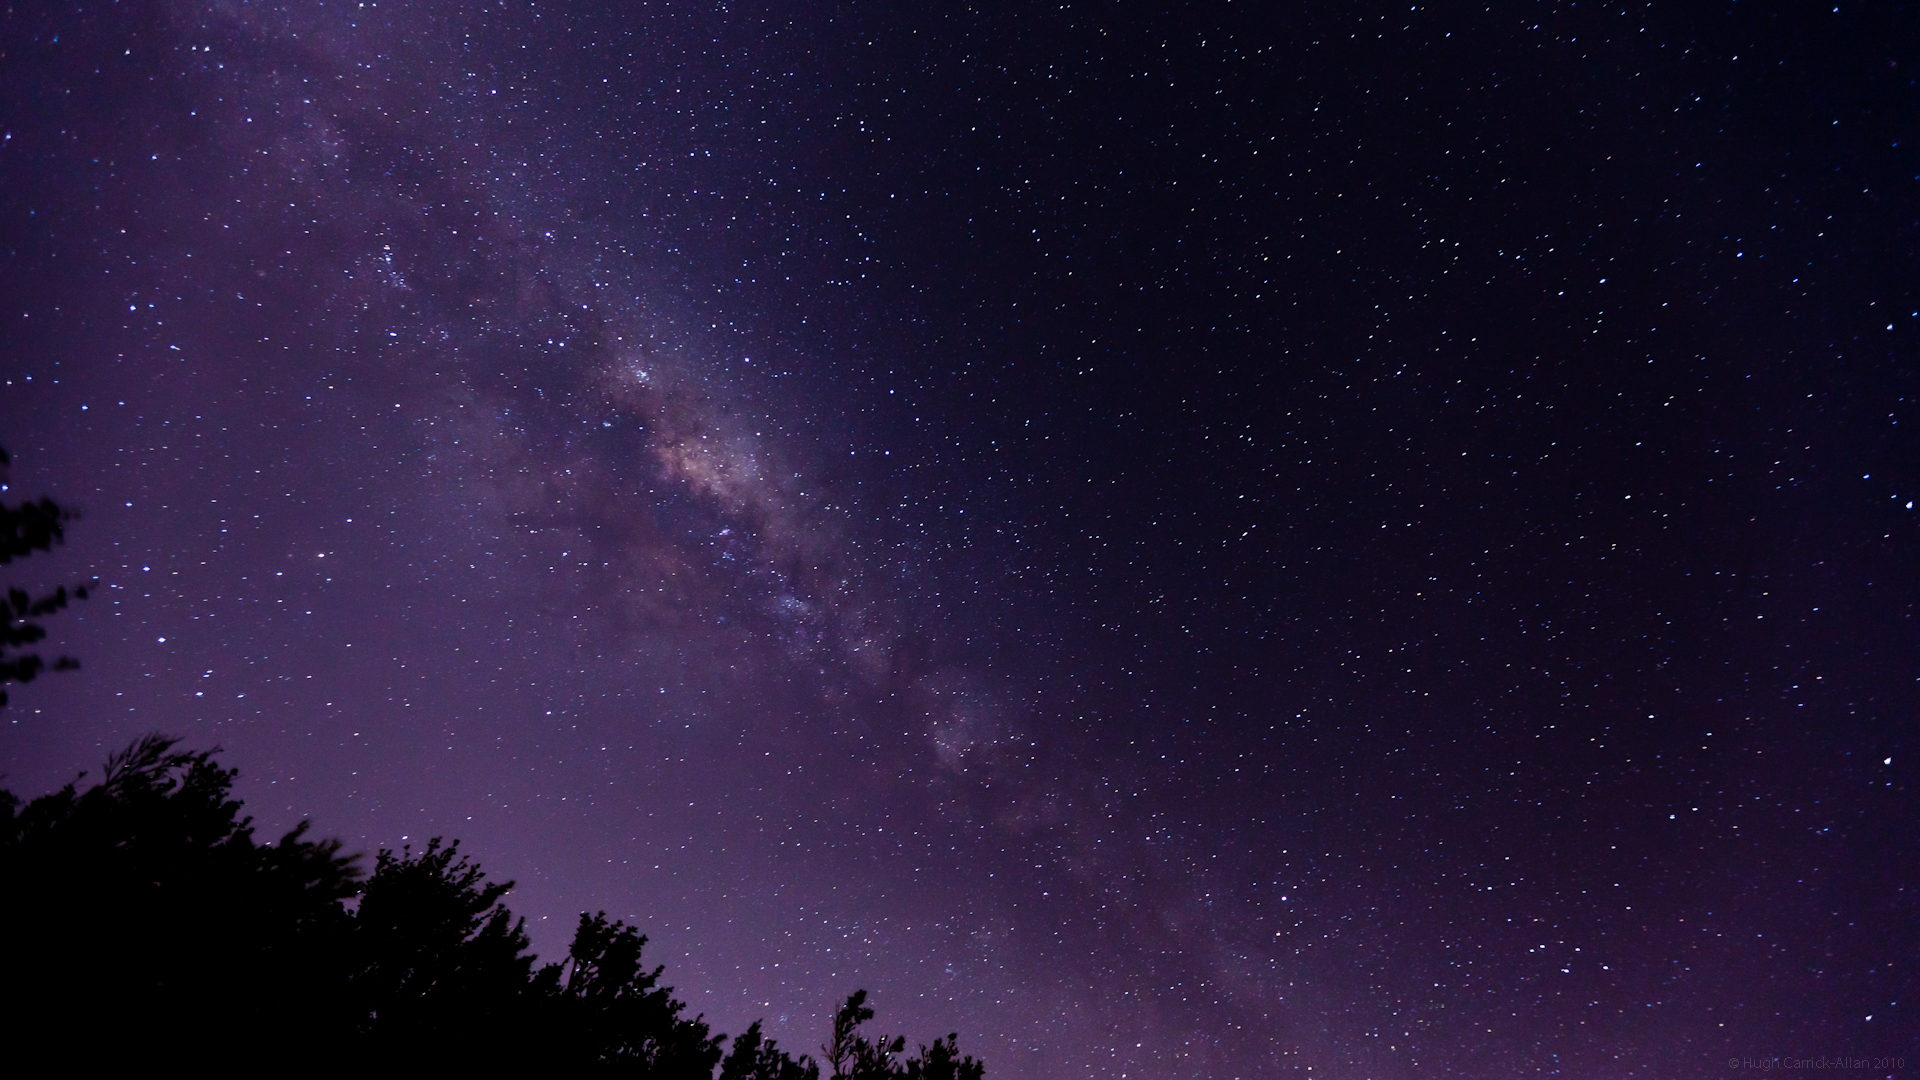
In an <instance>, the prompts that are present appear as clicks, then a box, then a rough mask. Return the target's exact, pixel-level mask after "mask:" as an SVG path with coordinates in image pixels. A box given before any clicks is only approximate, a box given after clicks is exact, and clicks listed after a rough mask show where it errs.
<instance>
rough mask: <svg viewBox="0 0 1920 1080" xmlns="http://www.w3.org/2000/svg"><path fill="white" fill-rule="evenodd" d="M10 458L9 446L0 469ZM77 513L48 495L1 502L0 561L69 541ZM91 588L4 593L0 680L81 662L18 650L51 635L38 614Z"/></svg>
mask: <svg viewBox="0 0 1920 1080" xmlns="http://www.w3.org/2000/svg"><path fill="white" fill-rule="evenodd" d="M8 461H9V459H8V457H7V452H6V451H5V450H0V470H4V468H5V467H6V465H7V463H8ZM73 518H74V514H73V511H71V510H69V509H67V508H66V507H63V506H61V505H60V504H59V503H56V502H54V501H53V500H52V499H47V498H42V499H40V500H39V501H37V502H24V503H21V504H20V505H18V506H6V505H4V504H0V565H5V564H7V563H10V562H12V561H13V560H15V559H23V558H26V557H27V556H28V555H31V554H33V553H34V552H36V551H52V550H53V546H54V545H55V544H59V543H64V542H65V540H66V525H67V522H69V521H72V520H73ZM91 588H92V586H91V585H76V586H74V587H73V588H72V589H71V590H69V589H68V588H67V587H66V586H64V585H63V586H61V587H60V588H57V589H55V590H54V591H52V592H50V593H46V594H44V595H42V596H38V597H36V596H32V595H30V594H28V593H27V592H26V591H25V590H24V589H11V588H10V589H8V590H7V595H6V597H5V598H4V599H0V684H4V683H9V682H31V681H32V680H33V677H34V676H36V675H38V674H40V673H41V672H42V671H71V670H73V669H74V668H77V667H79V666H80V662H79V661H78V660H75V659H74V658H73V657H71V656H58V657H55V658H54V659H53V660H51V661H49V660H47V659H46V658H45V657H43V656H41V655H40V654H39V653H37V652H25V653H23V652H21V651H20V650H21V648H23V647H24V646H27V645H32V644H35V643H36V642H38V641H40V640H41V639H43V638H45V637H46V636H47V631H46V628H45V627H43V626H41V625H40V624H39V623H38V622H36V621H34V620H37V619H41V618H44V617H46V616H48V615H51V614H53V613H54V612H56V611H59V610H61V609H62V608H65V607H66V606H67V604H68V603H70V602H71V601H74V600H85V599H86V598H87V593H88V592H89V591H90V590H91ZM6 703H7V692H6V691H5V690H0V705H5V704H6Z"/></svg>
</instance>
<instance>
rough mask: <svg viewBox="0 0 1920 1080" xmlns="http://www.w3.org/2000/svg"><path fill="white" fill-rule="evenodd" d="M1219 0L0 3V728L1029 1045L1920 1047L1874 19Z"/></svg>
mask: <svg viewBox="0 0 1920 1080" xmlns="http://www.w3.org/2000/svg"><path fill="white" fill-rule="evenodd" d="M1243 6H1244V5H1232V4H1222V5H1218V6H1217V7H1207V8H1192V9H1188V8H1181V9H1178V10H1172V11H1167V12H1159V13H1154V12H1147V11H1140V12H1133V13H1126V12H1119V11H1117V10H1113V11H1109V10H1107V9H1098V10H1096V9H1085V10H1082V9H1079V8H1075V7H1072V6H1066V7H1060V8H1058V9H1057V10H1050V11H1045V12H1041V11H1037V10H1028V9H1025V8H1021V7H1017V6H1016V7H1014V8H1011V9H1008V10H992V9H988V8H984V7H977V8H976V7H969V8H966V9H964V10H959V9H956V10H954V11H951V12H925V11H917V10H913V9H909V8H906V7H885V6H881V5H854V4H836V5H782V4H763V5H758V6H751V7H749V6H743V5H737V4H735V5H722V4H705V5H693V4H688V5H678V4H663V3H654V4H637V5H607V6H605V7H598V6H594V5H589V4H552V5H548V4H532V3H523V2H519V0H514V2H511V3H498V4H493V5H475V6H474V7H472V9H470V10H442V7H444V6H428V5H409V4H402V3H391V2H383V3H380V4H361V3H358V2H357V0H355V2H352V3H317V2H316V3H304V4H267V3H184V2H182V3H135V4H117V5H101V6H99V7H97V8H95V7H91V6H89V7H85V8H81V9H72V10H69V9H67V8H64V7H59V6H47V7H38V6H29V7H28V8H23V9H19V10H17V11H15V12H13V13H10V14H8V15H7V16H6V20H7V21H6V23H5V31H4V32H5V34H6V57H5V61H4V62H5V64H6V65H7V69H6V70H5V71H4V73H0V83H3V84H4V89H5V98H4V103H5V108H6V110H7V111H6V113H5V115H4V118H3V122H4V124H5V125H8V131H7V132H6V138H5V141H4V143H0V210H4V215H5V218H4V221H5V224H4V237H3V238H4V240H5V243H6V248H7V252H8V255H7V259H6V266H5V269H4V270H0V293H4V294H5V296H6V297H7V304H8V308H7V310H6V311H5V312H4V315H5V317H6V319H7V320H8V321H7V323H6V326H7V331H6V337H5V341H4V347H5V353H4V360H3V361H0V363H4V366H5V370H6V378H7V382H6V386H5V402H4V409H0V424H4V427H0V441H3V442H4V445H6V447H7V448H8V449H9V451H10V452H11V453H12V455H13V457H14V458H15V465H14V466H13V472H12V476H11V481H10V482H11V487H10V491H9V495H10V496H14V495H16V494H20V495H38V494H40V493H41V492H43V491H44V492H46V493H49V494H52V495H55V496H56V497H58V498H60V499H62V500H63V501H65V502H68V503H70V504H72V505H75V506H77V507H79V508H80V509H81V510H82V512H83V514H84V517H83V518H82V519H81V520H80V521H78V522H77V523H76V524H75V525H74V526H73V528H72V530H71V535H70V544H69V546H68V547H67V548H66V549H64V550H63V551H62V552H61V553H59V555H58V556H56V557H55V558H51V559H43V560H36V562H37V563H40V564H42V565H34V564H33V563H29V564H22V567H21V568H16V569H20V574H19V575H17V576H18V577H19V578H20V579H21V580H23V581H24V580H27V579H29V578H33V575H42V576H45V577H46V578H47V580H55V579H58V578H60V577H61V576H62V575H65V576H69V577H70V576H74V575H79V574H89V573H90V574H98V575H99V576H100V578H101V579H102V581H103V583H104V584H105V586H106V589H105V590H104V591H103V592H102V593H100V594H99V595H98V597H97V598H96V599H95V600H93V601H89V602H88V603H87V604H86V605H84V606H83V607H82V608H80V609H76V610H75V611H73V612H71V613H69V614H67V615H64V616H62V617H61V618H60V619H59V620H58V622H59V625H58V626H57V627H56V629H57V630H58V631H59V636H58V637H57V638H56V639H55V640H56V642H57V643H58V645H59V646H60V648H61V649H62V650H64V651H68V652H72V653H74V654H76V655H78V656H80V657H81V658H82V660H83V662H84V665H85V666H84V668H83V670H82V671H80V672H79V673H77V674H73V675H66V676H61V677H58V678H54V679H49V680H46V681H42V682H36V683H35V684H33V685H32V686H31V687H26V688H22V689H20V690H19V692H18V693H17V694H16V695H15V698H16V700H15V703H14V704H12V705H10V706H9V707H8V710H7V711H6V713H5V714H4V719H5V725H4V728H3V729H0V730H4V732H5V739H4V742H0V756H3V758H4V768H5V770H6V772H7V777H8V780H7V783H8V786H9V787H10V788H11V789H12V790H14V791H16V792H19V793H22V794H33V793H38V792H39V791H42V790H45V789H48V788H51V787H53V786H57V785H58V784H60V783H63V782H65V781H66V780H67V779H69V778H70V777H71V776H72V775H73V774H74V773H75V772H77V771H79V770H81V769H89V768H96V767H97V765H98V762H99V761H100V760H101V759H102V758H103V757H104V755H105V754H106V753H108V752H110V751H111V750H113V749H115V748H116V747H117V746H120V745H123V744H124V743H125V742H127V741H128V740H129V739H131V738H133V737H134V736H136V735H137V734H139V733H142V732H145V731H148V730H153V729H160V730H164V731H167V732H171V733H175V734H179V735H181V736H183V737H185V738H186V739H187V741H188V742H189V743H190V744H191V745H195V746H212V745H219V746H221V747H223V748H224V758H225V760H226V761H227V762H228V763H229V764H232V765H235V766H237V767H239V768H240V769H241V770H242V771H241V781H240V783H241V789H240V790H241V793H242V794H243V796H244V797H245V798H246V800H247V805H248V808H249V810H250V811H251V812H252V813H254V814H255V815H256V816H257V818H258V820H259V823H260V824H261V826H262V827H263V831H267V832H272V831H273V830H277V829H280V828H285V827H288V826H290V825H291V823H293V822H294V821H297V820H299V819H301V818H304V817H311V818H312V819H313V821H314V822H315V824H316V826H317V827H318V831H319V832H321V833H325V834H332V835H339V836H341V837H342V838H343V839H344V840H345V841H346V842H347V843H348V845H349V847H351V848H355V849H359V850H365V851H368V852H371V851H374V850H377V849H379V848H382V847H399V846H401V845H403V844H419V843H422V842H424V841H425V840H426V839H427V838H428V837H431V836H449V837H458V838H460V839H461V840H462V841H463V844H464V845H465V848H466V849H470V850H471V851H472V853H473V854H474V855H475V857H476V858H478V859H479V860H480V862H481V863H482V865H483V866H484V867H485V868H487V869H488V870H489V871H490V872H491V873H492V874H494V875H495V876H497V877H501V878H511V879H513V880H515V881H516V882H517V885H516V887H515V889H514V890H513V892H512V894H511V896H510V903H511V904H512V906H513V907H514V909H515V910H516V911H517V912H519V913H521V914H523V915H525V916H526V917H527V918H528V921H529V929H530V932H531V934H532V936H533V939H534V943H535V946H536V948H537V949H538V950H539V951H540V952H541V953H542V954H543V955H547V956H552V955H556V954H557V953H559V952H560V951H562V950H563V949H564V947H565V942H566V934H567V932H568V931H569V930H570V928H571V926H572V921H573V918H574V916H575V914H576V913H577V912H579V911H582V910H599V909H605V910H606V911H607V912H608V913H609V914H611V915H614V916H617V917H621V918H625V919H628V920H630V921H633V922H635V923H637V924H638V925H639V926H640V927H641V928H642V929H643V930H644V931H645V932H646V933H648V934H649V935H650V939H651V944H650V946H649V949H650V951H651V953H652V955H653V957H654V959H655V960H656V961H658V962H660V963H663V964H666V965H667V981H668V982H670V983H671V984H673V985H674V986H675V987H676V988H677V993H678V994H679V995H680V996H681V997H683V998H684V999H686V1000H687V1001H688V1002H689V1003H690V1004H691V1006H692V1009H693V1011H696V1012H701V1013H704V1014H705V1015H706V1016H707V1018H708V1019H709V1021H711V1022H712V1023H714V1024H715V1025H716V1027H717V1028H718V1029H719V1030H723V1031H728V1032H736V1031H739V1030H741V1029H743V1028H744V1027H745V1026H746V1024H747V1023H749V1022H750V1021H752V1020H753V1019H756V1018H762V1017H764V1018H765V1019H766V1021H767V1028H768V1032H769V1034H771V1035H773V1036H775V1037H776V1038H778V1039H779V1040H780V1041H781V1042H782V1043H783V1044H784V1045H787V1046H791V1047H810V1046H813V1045H816V1044H817V1043H818V1042H819V1041H820V1039H821V1038H822V1037H823V1034H824V1027H823V1026H824V1023H825V1020H826V1018H827V1016H828V1015H830V1010H831V1008H832V1006H833V1005H834V1004H835V1003H836V1002H837V1001H838V1000H840V999H842V998H844V996H845V995H846V993H848V992H850V991H851V990H853V989H855V988H856V987H866V988H868V989H870V990H871V991H872V992H873V996H874V1003H875V1005H876V1007H877V1008H878V1009H879V1012H880V1020H879V1023H880V1025H881V1026H883V1027H885V1028H887V1029H888V1030H889V1031H901V1032H905V1033H907V1034H908V1035H909V1036H910V1037H918V1038H920V1039H922V1040H923V1041H924V1040H930V1039H931V1038H932V1037H934V1036H935V1035H938V1034H944V1033H945V1032H947V1031H950V1030H957V1031H958V1032H959V1034H960V1041H961V1046H962V1048H963V1049H967V1050H969V1051H971V1052H974V1053H977V1054H981V1055H983V1056H984V1057H985V1059H986V1060H987V1062H988V1064H989V1066H990V1075H996V1076H1003V1077H1054V1076H1081V1075H1085V1076H1135V1077H1163V1076H1164V1077H1174V1076H1206V1077H1230V1076H1268V1075H1279V1074H1282V1073H1289V1074H1290V1073H1292V1072H1293V1071H1296V1070H1297V1071H1299V1072H1300V1074H1301V1075H1320V1076H1332V1077H1344V1076H1352V1077H1413V1076H1429V1075H1463V1076H1482V1075H1495V1074H1526V1075H1535V1074H1537V1075H1577V1076H1622V1075H1638V1076H1682V1075H1702V1076H1704V1075H1723V1074H1725V1073H1726V1072H1727V1071H1728V1069H1729V1062H1730V1061H1731V1062H1733V1063H1734V1065H1733V1067H1734V1068H1744V1067H1748V1066H1751V1065H1752V1062H1755V1061H1759V1060H1761V1059H1770V1058H1772V1057H1775V1056H1779V1057H1782V1058H1785V1059H1794V1058H1802V1059H1804V1058H1808V1057H1812V1056H1818V1055H1821V1054H1827V1055H1832V1054H1857V1055H1861V1056H1865V1057H1868V1058H1872V1057H1874V1056H1876V1055H1889V1054H1891V1055H1900V1054H1909V1053H1910V1052H1911V1051H1913V1050H1915V1049H1920V1048H1916V1047H1915V1046H1914V1043H1913V1034H1914V1032H1915V1031H1916V1030H1920V1025H1915V1024H1914V1023H1913V1021H1912V1020H1910V1019H1909V1017H1910V1016H1911V1015H1912V1004H1911V1003H1910V1001H1909V999H1910V998H1911V996H1912V993H1911V991H1912V990H1913V989H1914V984H1913V980H1912V977H1911V976H1910V975H1908V974H1907V971H1908V968H1909V967H1910V966H1911V965H1912V964H1913V963H1914V962H1915V961H1916V959H1920V957H1916V955H1915V943H1916V939H1915V936H1914V931H1913V929H1912V928H1913V927H1914V926H1916V925H1920V922H1916V919H1915V915H1916V908H1915V899H1916V896H1915V889H1916V887H1920V882H1917V881H1916V874H1915V872H1916V861H1915V847H1914V845H1913V843H1912V841H1911V839H1910V838H1908V837H1906V836H1905V835H1904V834H1903V832H1902V830H1901V828H1900V827H1899V825H1898V824H1897V823H1899V822H1901V821H1911V820H1912V817H1913V813H1914V810H1915V807H1914V805H1913V798H1912V795H1911V790H1910V788H1909V786H1907V785H1906V783H1905V781H1904V779H1903V775H1904V768H1905V765H1904V762H1905V758H1904V756H1903V754H1904V747H1905V746H1906V743H1905V739H1906V738H1907V737H1908V736H1909V735H1910V733H1911V732H1912V725H1913V716H1914V708H1915V706H1916V705H1917V704H1920V701H1917V700H1916V681H1915V679H1916V675H1917V674H1920V672H1916V671H1915V664H1914V656H1915V654H1914V651H1913V646H1914V626H1913V623H1912V615H1913V602H1912V596H1913V591H1912V590H1913V588H1914V586H1916V585H1917V584H1920V579H1917V578H1916V575H1915V573H1914V568H1915V566H1916V565H1920V564H1916V563H1915V561H1914V559H1913V555H1914V553H1915V551H1916V546H1915V540H1916V534H1915V522H1914V519H1913V512H1912V509H1911V507H1912V503H1911V501H1910V500H1912V498H1913V496H1914V491H1915V489H1916V488H1920V465H1916V463H1920V447H1916V446H1915V445H1914V443H1913V440H1912V438H1911V436H1910V434H1909V432H1910V431H1911V423H1910V421H1909V417H1910V416H1911V409H1910V404H1911V401H1912V399H1913V395H1914V394H1915V393H1920V386H1916V385H1915V376H1914V369H1913V366H1912V365H1913V356H1914V349H1915V348H1916V345H1920V313H1914V308H1915V307H1920V302H1916V301H1915V298H1914V297H1913V295H1912V294H1913V282H1915V281H1916V280H1920V277H1916V276H1915V274H1914V270H1915V267H1914V265H1913V257H1912V253H1913V251H1914V250H1920V248H1916V246H1915V241H1916V239H1920V237H1916V236H1915V235H1914V229H1915V226H1913V225H1912V224H1911V222H1910V221H1909V220H1908V219H1909V218H1910V216H1911V215H1910V214H1906V213H1905V212H1904V210H1903V209H1902V207H1905V208H1909V209H1910V207H1911V205H1912V198H1913V191H1912V181H1911V180H1909V179H1907V177H1908V176H1910V175H1911V173H1912V171H1913V169H1912V168H1911V167H1910V166H1911V165H1912V154H1911V151H1910V149H1909V148H1908V147H1906V146H1905V145H1903V143H1904V139H1905V137H1906V133H1907V132H1908V131H1909V130H1910V129H1911V123H1912V121H1913V120H1914V118H1915V112H1914V109H1913V106H1914V97H1913V95H1914V91H1913V89H1912V83H1911V80H1910V78H1909V77H1908V76H1907V75H1906V74H1905V67H1904V66H1903V65H1904V64H1905V63H1906V61H1905V59H1903V58H1901V57H1898V56H1894V55H1892V53H1890V52H1888V49H1889V48H1890V47H1889V46H1884V45H1870V44H1868V43H1872V42H1883V41H1892V40H1897V39H1898V34H1897V32H1895V30H1894V29H1893V28H1892V27H1891V24H1889V25H1887V26H1882V25H1880V24H1877V23H1873V22H1872V21H1871V20H1872V19H1873V18H1879V17H1880V16H1866V15H1863V16H1860V17H1859V18H1858V19H1856V17H1855V16H1854V14H1853V13H1852V12H1851V11H1850V10H1849V11H1848V12H1841V11H1840V10H1839V9H1835V11H1834V12H1832V13H1828V14H1825V15H1821V16H1820V17H1819V18H1815V17H1814V16H1813V15H1812V14H1808V15H1806V16H1804V18H1803V21H1802V22H1799V23H1795V24H1794V25H1792V26H1782V25H1775V24H1774V23H1771V22H1768V21H1767V19H1765V18H1761V17H1759V16H1754V17H1753V18H1751V19H1749V18H1747V17H1746V16H1737V15H1736V14H1729V15H1725V16H1713V17H1707V16H1699V17H1698V18H1696V17H1694V16H1683V15H1676V14H1671V13H1668V12H1666V11H1664V10H1663V9H1659V8H1650V7H1645V6H1640V7H1633V8H1629V9H1622V10H1620V11H1619V12H1617V13H1613V12H1605V11H1599V10H1597V9H1596V10H1586V9H1583V8H1579V7H1575V6H1573V5H1565V6H1564V7H1563V8H1552V9H1550V8H1548V7H1542V6H1538V5H1535V6H1529V7H1528V8H1527V9H1526V11H1525V13H1520V12H1518V9H1515V11H1513V12H1496V11H1491V10H1478V9H1476V10H1468V9H1464V8H1463V9H1460V10H1458V11H1441V10H1438V9H1429V8H1423V7H1411V8H1410V7H1408V6H1406V5H1402V6H1400V7H1398V8H1384V7H1383V8H1379V9H1375V10H1364V11H1363V10H1359V9H1353V8H1351V6H1350V5H1330V6H1327V8H1326V9H1325V10H1317V9H1316V10H1302V11H1300V12H1297V13H1291V14H1272V13H1266V14H1262V13H1250V12H1246V11H1238V10H1236V8H1239V7H1243ZM1536 8H1537V10H1536ZM1876 50H1878V51H1876ZM1882 52H1887V55H1886V56H1882V55H1881V53H1882ZM1889 192H1890V193H1889ZM33 580H38V578H33ZM1908 1060H1911V1058H1910V1057H1909V1059H1908ZM1742 1062H1746V1063H1747V1065H1744V1066H1743V1065H1742V1064H1741V1063H1742ZM1309 1067H1310V1068H1311V1070H1312V1072H1311V1073H1308V1072H1307V1071H1306V1070H1308V1069H1309ZM1753 1067H1757V1066H1753ZM1909 1067H1910V1066H1909ZM1885 1071H1886V1072H1887V1074H1888V1075H1893V1074H1896V1073H1897V1072H1898V1070H1897V1069H1894V1068H1892V1067H1888V1068H1887V1070H1885Z"/></svg>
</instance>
